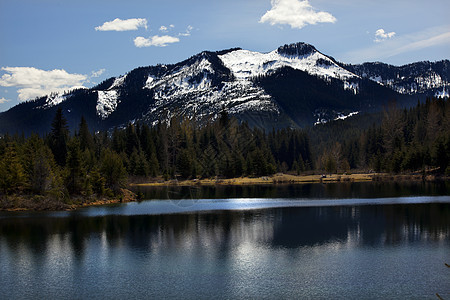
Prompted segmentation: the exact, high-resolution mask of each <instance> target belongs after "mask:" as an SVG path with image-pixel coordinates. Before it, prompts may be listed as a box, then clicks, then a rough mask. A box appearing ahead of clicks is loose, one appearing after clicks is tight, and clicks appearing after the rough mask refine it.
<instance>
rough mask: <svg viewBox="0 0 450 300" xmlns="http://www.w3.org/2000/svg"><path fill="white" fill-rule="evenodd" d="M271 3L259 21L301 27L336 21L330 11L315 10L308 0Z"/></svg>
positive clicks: (275, 0) (278, 0)
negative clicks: (270, 7) (270, 6)
mask: <svg viewBox="0 0 450 300" xmlns="http://www.w3.org/2000/svg"><path fill="white" fill-rule="evenodd" d="M271 3H272V9H270V10H269V11H267V12H266V13H265V14H264V15H263V16H262V17H261V19H260V20H259V22H260V23H266V22H268V23H270V25H277V24H279V25H290V26H291V27H292V28H297V29H301V28H303V27H305V26H307V25H315V24H317V23H334V22H336V18H335V17H334V16H333V15H331V14H330V13H327V12H323V11H316V10H315V9H314V8H313V7H312V6H311V4H309V1H308V0H304V1H299V0H272V1H271Z"/></svg>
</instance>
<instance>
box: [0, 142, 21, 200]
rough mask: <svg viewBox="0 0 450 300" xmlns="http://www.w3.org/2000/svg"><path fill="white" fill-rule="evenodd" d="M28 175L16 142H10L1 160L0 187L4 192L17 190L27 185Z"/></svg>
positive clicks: (8, 192)
mask: <svg viewBox="0 0 450 300" xmlns="http://www.w3.org/2000/svg"><path fill="white" fill-rule="evenodd" d="M25 183H26V177H25V172H24V170H23V166H22V163H21V162H20V158H19V155H18V151H17V144H16V143H9V144H8V146H7V147H6V149H5V153H4V155H3V157H2V158H1V160H0V188H1V191H2V192H3V193H4V194H6V195H7V194H10V193H12V192H17V191H19V190H20V189H23V188H24V187H25Z"/></svg>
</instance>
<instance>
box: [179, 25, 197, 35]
mask: <svg viewBox="0 0 450 300" xmlns="http://www.w3.org/2000/svg"><path fill="white" fill-rule="evenodd" d="M193 29H194V27H192V26H191V25H188V27H187V28H186V31H185V32H183V33H179V34H178V35H179V36H190V35H191V31H192V30H193Z"/></svg>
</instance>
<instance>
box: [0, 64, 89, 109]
mask: <svg viewBox="0 0 450 300" xmlns="http://www.w3.org/2000/svg"><path fill="white" fill-rule="evenodd" d="M1 70H2V71H5V72H6V74H4V75H3V76H2V77H0V86H4V87H17V88H18V93H19V96H18V98H19V100H21V101H25V100H29V99H32V98H35V97H40V96H44V95H47V94H50V93H52V92H62V91H64V90H66V91H67V90H71V89H74V88H83V87H84V86H83V82H84V81H86V80H87V76H86V75H82V74H70V73H67V72H66V71H65V70H62V69H55V70H51V71H46V70H40V69H36V68H32V67H3V68H1Z"/></svg>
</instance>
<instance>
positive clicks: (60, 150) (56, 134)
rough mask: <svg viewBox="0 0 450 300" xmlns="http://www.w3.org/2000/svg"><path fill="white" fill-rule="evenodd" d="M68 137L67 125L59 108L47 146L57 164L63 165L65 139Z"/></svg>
mask: <svg viewBox="0 0 450 300" xmlns="http://www.w3.org/2000/svg"><path fill="white" fill-rule="evenodd" d="M68 139H69V127H68V126H67V120H66V119H65V118H64V116H63V114H62V110H61V108H58V110H57V111H56V115H55V118H54V119H53V122H52V127H51V133H50V136H49V146H50V149H51V150H52V153H53V156H54V157H55V161H56V163H57V164H58V165H60V166H64V165H65V164H66V158H67V141H68Z"/></svg>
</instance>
